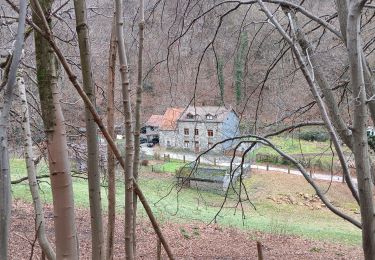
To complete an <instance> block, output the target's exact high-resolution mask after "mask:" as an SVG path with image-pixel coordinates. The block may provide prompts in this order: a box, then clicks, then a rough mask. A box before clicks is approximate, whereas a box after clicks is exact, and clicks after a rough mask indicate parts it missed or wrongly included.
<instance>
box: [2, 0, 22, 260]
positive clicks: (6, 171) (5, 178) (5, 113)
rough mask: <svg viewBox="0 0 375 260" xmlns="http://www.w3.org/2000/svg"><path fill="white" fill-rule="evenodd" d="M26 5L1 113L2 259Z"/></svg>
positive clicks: (5, 254) (5, 248) (6, 239)
mask: <svg viewBox="0 0 375 260" xmlns="http://www.w3.org/2000/svg"><path fill="white" fill-rule="evenodd" d="M26 7H27V3H26V1H24V0H21V1H20V8H19V10H20V13H19V19H18V28H17V36H16V41H15V44H14V51H13V57H12V62H11V64H10V70H9V75H8V81H7V87H6V90H5V94H4V104H3V109H2V110H1V114H0V259H2V260H6V259H8V243H9V227H10V214H11V208H12V202H11V191H10V189H11V176H10V166H9V154H8V136H7V128H8V124H9V112H10V108H11V106H12V101H13V92H14V85H15V83H16V74H17V69H18V65H19V63H20V60H21V55H22V50H23V45H24V33H25V19H26Z"/></svg>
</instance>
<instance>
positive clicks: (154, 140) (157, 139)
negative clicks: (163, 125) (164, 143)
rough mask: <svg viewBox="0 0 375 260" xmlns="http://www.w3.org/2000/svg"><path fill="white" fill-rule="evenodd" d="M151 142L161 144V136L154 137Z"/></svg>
mask: <svg viewBox="0 0 375 260" xmlns="http://www.w3.org/2000/svg"><path fill="white" fill-rule="evenodd" d="M151 142H152V143H153V144H154V145H155V144H159V138H153V139H152V140H151Z"/></svg>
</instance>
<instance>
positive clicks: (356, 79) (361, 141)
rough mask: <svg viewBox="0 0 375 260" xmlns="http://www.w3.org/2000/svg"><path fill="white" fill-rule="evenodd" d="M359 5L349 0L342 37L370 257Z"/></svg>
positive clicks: (373, 238) (373, 235) (374, 220)
mask: <svg viewBox="0 0 375 260" xmlns="http://www.w3.org/2000/svg"><path fill="white" fill-rule="evenodd" d="M361 9H362V4H360V2H359V1H357V0H353V1H350V2H349V9H348V20H347V31H346V37H347V49H348V54H349V64H350V74H351V84H352V89H353V99H354V101H353V102H355V104H354V117H353V118H354V121H353V152H354V159H355V166H356V172H357V179H358V189H359V197H360V201H361V204H360V208H361V220H362V246H363V251H364V255H365V259H366V260H370V259H375V216H374V213H375V212H374V201H373V184H372V182H371V173H370V164H369V154H368V144H367V133H366V123H367V120H368V114H367V106H366V90H365V82H364V75H363V67H362V57H361V54H362V46H361V40H360V35H359V33H360V20H361V19H360V17H361Z"/></svg>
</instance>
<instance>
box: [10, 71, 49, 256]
mask: <svg viewBox="0 0 375 260" xmlns="http://www.w3.org/2000/svg"><path fill="white" fill-rule="evenodd" d="M17 84H18V89H19V92H20V98H21V103H22V107H21V109H22V112H21V113H22V114H21V115H22V116H23V118H22V119H21V121H22V130H23V136H24V146H25V151H24V154H25V161H26V168H27V177H28V180H29V187H30V192H31V196H32V198H33V204H34V211H35V231H36V232H37V236H38V242H39V245H40V247H41V248H42V251H43V252H44V254H45V255H46V256H47V258H48V259H50V260H51V259H56V254H55V252H54V250H53V248H52V246H51V243H50V242H49V241H48V239H47V235H46V227H45V220H44V213H43V205H42V202H41V200H40V196H39V187H38V182H37V179H36V169H35V165H34V161H33V157H34V156H33V143H32V140H31V130H30V116H29V108H28V105H27V98H26V90H25V83H24V80H23V78H22V77H21V78H19V79H18V80H17Z"/></svg>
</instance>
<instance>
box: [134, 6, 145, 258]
mask: <svg viewBox="0 0 375 260" xmlns="http://www.w3.org/2000/svg"><path fill="white" fill-rule="evenodd" d="M139 13H140V17H139V32H138V34H139V47H138V48H139V51H138V82H137V83H138V84H137V97H136V103H135V128H134V161H133V176H134V179H135V180H136V181H137V180H138V171H139V156H140V154H139V153H140V140H139V139H140V134H141V104H142V83H143V68H142V65H143V41H144V27H145V21H144V0H140V7H139ZM133 196H134V197H133V200H134V201H133V206H134V215H133V234H134V241H133V245H134V255H135V253H136V244H137V241H136V224H137V195H136V194H134V195H133Z"/></svg>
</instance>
